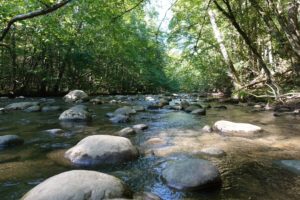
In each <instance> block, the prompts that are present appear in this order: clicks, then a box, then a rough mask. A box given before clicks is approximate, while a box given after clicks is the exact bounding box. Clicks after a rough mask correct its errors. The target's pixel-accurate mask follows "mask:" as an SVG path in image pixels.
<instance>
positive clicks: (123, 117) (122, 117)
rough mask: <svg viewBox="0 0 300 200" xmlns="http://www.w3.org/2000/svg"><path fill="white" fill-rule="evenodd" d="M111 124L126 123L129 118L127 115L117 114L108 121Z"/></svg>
mask: <svg viewBox="0 0 300 200" xmlns="http://www.w3.org/2000/svg"><path fill="white" fill-rule="evenodd" d="M109 121H111V122H112V123H126V122H128V121H129V117H128V116H127V115H121V114H117V115H115V116H113V117H112V118H110V119H109Z"/></svg>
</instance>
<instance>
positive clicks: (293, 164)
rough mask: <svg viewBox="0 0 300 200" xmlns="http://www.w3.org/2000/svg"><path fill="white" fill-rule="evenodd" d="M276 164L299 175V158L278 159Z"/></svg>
mask: <svg viewBox="0 0 300 200" xmlns="http://www.w3.org/2000/svg"><path fill="white" fill-rule="evenodd" d="M277 164H279V165H280V166H282V167H284V168H286V169H287V170H289V171H291V172H294V173H296V174H299V175H300V160H280V161H278V162H277Z"/></svg>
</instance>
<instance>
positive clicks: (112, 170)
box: [0, 100, 300, 200]
mask: <svg viewBox="0 0 300 200" xmlns="http://www.w3.org/2000/svg"><path fill="white" fill-rule="evenodd" d="M57 102H58V103H56V104H57V105H60V106H62V107H63V109H67V108H68V107H70V105H68V104H65V103H63V102H61V100H57ZM8 103H9V102H8V100H5V101H3V100H1V102H0V107H3V106H4V105H6V104H8ZM138 103H139V104H142V103H143V102H138ZM88 106H89V108H90V109H91V110H92V111H93V112H94V114H95V118H94V120H93V122H91V123H80V124H78V123H59V121H58V116H59V114H60V112H48V113H24V112H20V111H16V112H11V113H8V114H3V115H0V134H1V135H5V134H17V135H19V136H21V137H22V138H24V140H25V144H24V145H23V146H20V147H15V148H10V149H5V150H1V152H0V196H1V199H3V200H8V199H18V198H20V197H21V196H22V195H23V194H24V193H26V192H27V191H28V190H30V189H31V188H32V187H34V186H35V185H37V184H38V183H40V182H41V181H43V180H44V179H46V178H48V177H51V176H53V175H55V174H58V173H60V172H63V171H67V170H70V169H73V168H74V167H70V166H69V165H67V164H65V163H64V161H63V158H62V157H63V156H62V155H63V152H64V151H61V149H62V150H64V149H68V148H69V147H71V146H73V145H75V144H76V143H77V142H78V141H79V140H80V139H82V138H84V137H86V136H87V135H92V134H115V132H116V131H118V130H120V129H121V128H124V127H126V124H118V125H114V124H111V123H110V122H109V121H108V119H107V118H106V117H105V113H107V112H111V111H113V110H114V109H115V108H116V107H117V106H116V105H108V104H107V105H106V104H105V105H88ZM221 119H227V120H232V121H236V122H249V123H253V124H256V125H259V126H261V127H262V128H263V129H264V130H265V131H264V132H263V133H262V134H261V135H259V136H257V137H254V138H238V137H232V138H228V137H223V136H220V135H218V134H214V133H211V134H207V133H202V132H201V128H202V127H203V126H204V125H205V124H210V125H212V124H213V123H214V122H215V121H217V120H221ZM136 123H147V124H148V125H149V129H148V130H146V131H144V132H143V133H138V134H137V135H135V136H133V137H131V138H130V139H131V140H132V141H133V143H134V144H136V145H137V146H139V147H141V148H145V152H147V151H148V152H152V153H148V154H147V153H146V155H145V156H141V157H140V158H139V159H138V160H136V161H133V162H129V163H124V164H122V165H117V166H111V167H97V168H93V170H97V171H101V172H105V173H109V174H112V175H114V176H117V177H119V178H121V179H122V180H123V181H124V182H126V183H127V184H128V185H129V186H130V187H131V188H132V190H134V191H148V192H152V193H155V194H157V195H159V196H160V197H161V198H162V199H172V200H177V199H178V200H179V199H190V200H196V199H207V200H217V199H266V200H268V199H279V200H280V199H282V200H283V199H295V200H296V199H300V176H299V175H296V174H294V173H292V172H289V171H287V170H284V169H282V168H280V167H279V166H278V165H276V164H274V161H275V160H280V159H300V145H299V144H300V123H299V118H295V117H279V118H276V117H273V115H272V113H270V112H251V111H250V109H249V108H245V107H239V106H228V109H227V110H221V111H218V110H214V109H210V110H208V112H207V116H195V115H191V114H187V113H184V112H182V111H172V110H165V109H161V110H157V111H146V112H140V113H138V114H136V115H135V116H133V117H132V120H131V122H130V123H129V124H127V125H133V124H136ZM54 128H60V129H63V130H64V132H63V134H58V135H53V134H49V133H47V132H45V130H48V129H54ZM151 138H158V139H160V140H161V141H164V145H155V144H151V143H147V141H148V140H149V139H151ZM145 144H147V145H145ZM212 146H213V147H220V148H222V149H224V151H225V152H226V156H224V157H221V158H216V157H209V156H205V155H201V154H198V153H197V152H199V151H200V150H201V148H203V147H212ZM182 156H183V157H185V156H187V157H190V156H192V157H199V158H204V159H208V160H210V161H212V162H213V163H214V164H215V165H216V166H217V167H218V168H219V170H220V172H221V175H222V180H223V185H222V188H221V189H220V190H218V191H203V192H199V193H190V192H180V191H176V190H173V189H170V188H168V187H167V186H166V185H165V184H164V182H163V181H162V179H161V171H162V169H164V167H165V164H166V162H168V161H169V160H170V159H177V158H178V159H179V158H181V157H182ZM60 159H61V160H60Z"/></svg>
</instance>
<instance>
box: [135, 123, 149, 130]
mask: <svg viewBox="0 0 300 200" xmlns="http://www.w3.org/2000/svg"><path fill="white" fill-rule="evenodd" d="M132 128H133V129H134V130H138V131H140V130H146V129H147V128H148V125H147V124H136V125H134V126H133V127H132Z"/></svg>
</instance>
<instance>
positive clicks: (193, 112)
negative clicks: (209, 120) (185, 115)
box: [191, 108, 206, 115]
mask: <svg viewBox="0 0 300 200" xmlns="http://www.w3.org/2000/svg"><path fill="white" fill-rule="evenodd" d="M191 113H192V114H193V115H206V110H205V109H203V108H199V109H196V110H193V111H192V112H191Z"/></svg>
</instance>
